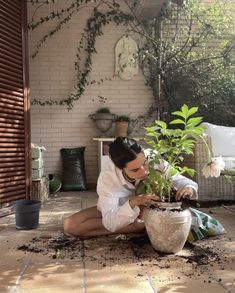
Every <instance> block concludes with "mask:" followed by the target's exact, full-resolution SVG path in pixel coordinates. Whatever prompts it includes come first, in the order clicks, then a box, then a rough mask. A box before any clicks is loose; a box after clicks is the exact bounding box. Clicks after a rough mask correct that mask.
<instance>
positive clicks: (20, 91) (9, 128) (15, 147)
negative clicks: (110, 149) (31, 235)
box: [0, 0, 31, 204]
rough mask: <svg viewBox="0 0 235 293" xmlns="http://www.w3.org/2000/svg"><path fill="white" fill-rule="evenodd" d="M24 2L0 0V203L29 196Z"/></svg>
mask: <svg viewBox="0 0 235 293" xmlns="http://www.w3.org/2000/svg"><path fill="white" fill-rule="evenodd" d="M26 32H27V3H26V1H24V0H10V1H9V0H0V203H1V204H2V203H6V202H10V201H13V200H17V199H21V198H28V197H30V182H31V178H30V176H31V172H30V169H31V167H30V147H29V146H30V124H29V123H30V121H29V118H30V113H29V86H28V62H27V50H26V48H27V46H26V44H27V34H26Z"/></svg>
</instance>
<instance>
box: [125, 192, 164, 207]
mask: <svg viewBox="0 0 235 293" xmlns="http://www.w3.org/2000/svg"><path fill="white" fill-rule="evenodd" d="M156 201H161V199H160V197H159V196H157V195H152V194H140V195H138V196H136V195H134V196H132V197H131V198H130V199H129V203H130V206H131V208H132V209H133V208H134V207H136V206H149V205H151V204H154V203H155V202H156Z"/></svg>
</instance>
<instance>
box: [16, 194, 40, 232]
mask: <svg viewBox="0 0 235 293" xmlns="http://www.w3.org/2000/svg"><path fill="white" fill-rule="evenodd" d="M13 206H14V211H15V222H16V228H17V229H21V230H29V229H36V228H37V227H38V223H39V212H40V208H41V201H39V200H28V199H22V200H19V201H16V202H14V204H13Z"/></svg>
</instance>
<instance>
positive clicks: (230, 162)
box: [222, 157, 235, 170]
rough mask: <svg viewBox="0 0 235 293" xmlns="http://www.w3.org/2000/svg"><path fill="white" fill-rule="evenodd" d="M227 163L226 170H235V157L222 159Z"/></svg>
mask: <svg viewBox="0 0 235 293" xmlns="http://www.w3.org/2000/svg"><path fill="white" fill-rule="evenodd" d="M222 158H223V160H224V163H225V167H224V169H225V170H230V169H233V168H235V157H222Z"/></svg>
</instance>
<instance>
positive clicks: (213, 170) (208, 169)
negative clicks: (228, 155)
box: [202, 156, 225, 178]
mask: <svg viewBox="0 0 235 293" xmlns="http://www.w3.org/2000/svg"><path fill="white" fill-rule="evenodd" d="M224 167H225V163H224V160H223V158H222V157H221V156H220V157H217V158H212V159H211V161H210V162H209V163H207V164H206V165H205V166H204V167H203V169H202V174H203V175H204V176H205V177H206V178H208V177H219V176H220V173H221V171H223V170H224Z"/></svg>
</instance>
